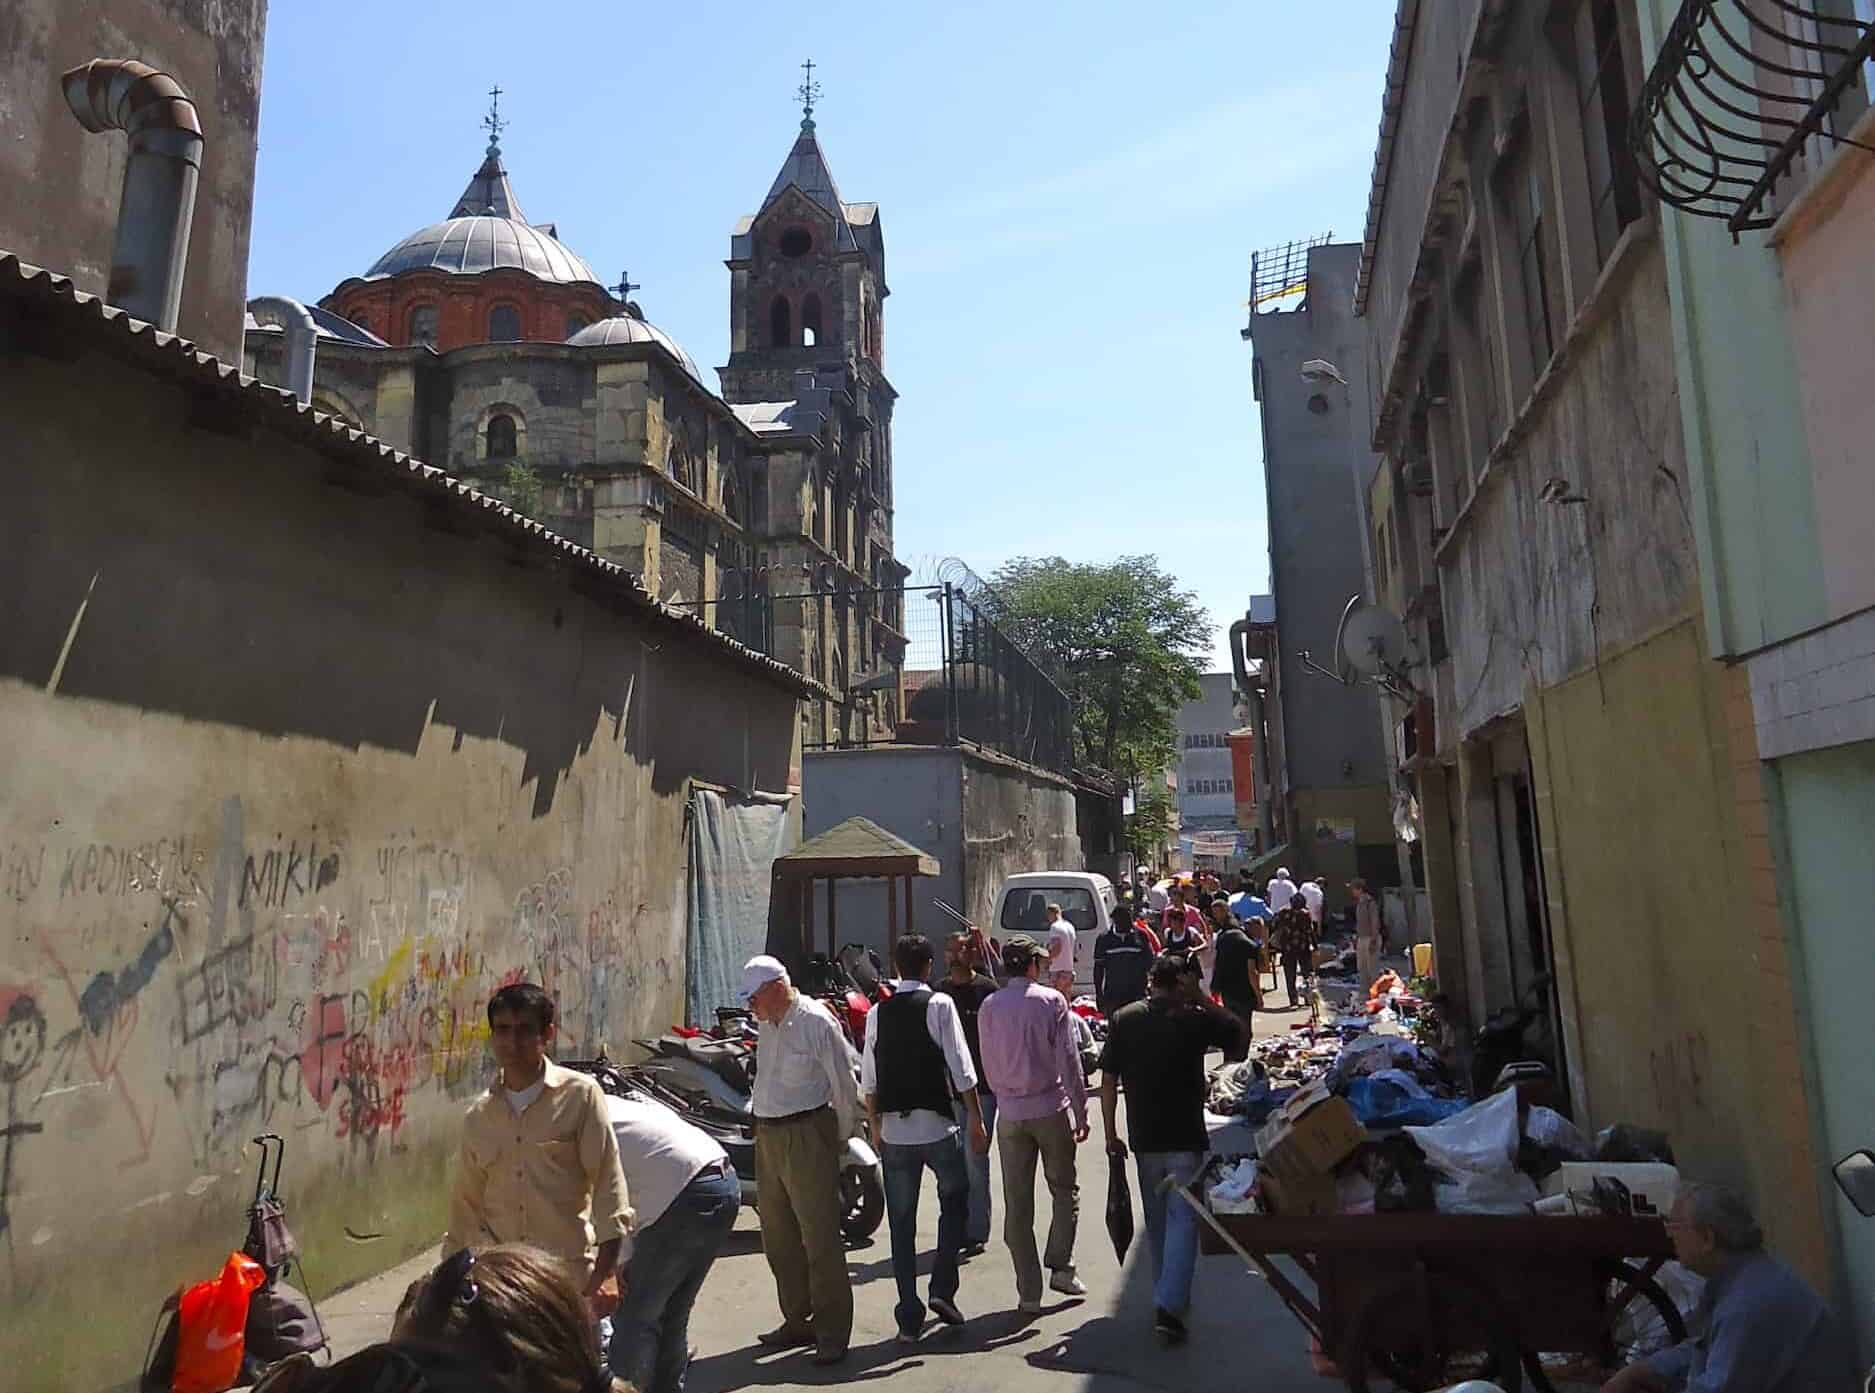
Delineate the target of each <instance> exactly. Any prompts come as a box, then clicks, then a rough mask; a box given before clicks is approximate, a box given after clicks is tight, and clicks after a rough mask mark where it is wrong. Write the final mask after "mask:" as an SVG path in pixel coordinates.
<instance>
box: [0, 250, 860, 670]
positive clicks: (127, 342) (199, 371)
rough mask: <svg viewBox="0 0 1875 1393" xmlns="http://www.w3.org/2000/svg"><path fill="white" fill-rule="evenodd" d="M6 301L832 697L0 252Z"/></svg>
mask: <svg viewBox="0 0 1875 1393" xmlns="http://www.w3.org/2000/svg"><path fill="white" fill-rule="evenodd" d="M9 301H10V302H14V303H15V304H24V305H28V306H31V307H32V308H31V310H29V311H28V313H39V314H42V315H43V317H44V319H45V320H46V321H48V327H52V328H55V329H60V330H65V331H68V332H70V333H72V334H74V335H78V336H81V337H83V338H84V339H85V341H86V343H87V346H88V347H92V348H95V349H96V351H98V352H99V353H104V354H108V355H110V356H112V357H115V358H117V359H119V360H120V361H123V362H126V363H130V364H132V365H134V366H136V367H138V368H141V369H143V370H144V371H147V372H150V373H152V374H155V375H159V376H162V377H165V378H168V379H170V380H173V381H178V382H184V383H189V384H192V385H194V386H196V387H198V388H202V389H205V390H208V391H212V392H214V393H216V394H217V396H218V397H219V398H220V399H221V400H222V401H223V402H225V403H226V404H228V405H229V406H230V407H232V408H234V409H238V410H241V411H245V412H246V413H248V415H249V416H250V418H251V419H252V422H253V423H254V424H255V425H257V426H264V427H266V428H268V429H271V430H274V431H278V432H279V433H280V434H282V435H285V436H288V437H290V438H291V439H293V440H295V441H297V442H299V443H300V444H302V445H305V446H307V447H308V448H310V449H313V450H316V451H318V452H319V453H320V454H322V455H324V456H325V457H326V458H327V459H329V460H335V461H339V462H342V463H344V464H348V465H351V466H353V467H355V468H363V469H374V470H377V471H379V472H380V473H381V474H382V475H383V476H384V477H385V479H386V481H387V482H389V483H391V484H393V485H395V486H398V487H401V488H403V489H405V490H406V491H408V492H410V493H413V494H420V495H423V496H425V497H428V498H433V499H435V500H436V501H437V502H438V503H439V504H441V505H443V506H445V507H447V508H449V509H450V510H452V511H453V512H455V513H456V514H458V515H459V516H460V517H462V518H463V519H464V520H467V521H474V522H478V523H480V524H481V525H482V526H483V527H485V528H486V529H487V530H489V531H491V532H498V533H503V534H506V535H507V537H508V539H509V540H510V541H511V542H512V543H513V544H514V545H515V546H517V547H521V548H526V549H528V550H531V551H533V552H535V553H537V554H539V555H540V556H541V557H542V558H543V559H544V560H547V561H550V562H552V563H554V564H557V565H560V566H564V567H566V568H567V569H568V570H570V571H581V572H585V573H587V574H589V575H591V576H593V577H595V578H597V579H598V580H599V581H601V582H603V584H602V586H601V587H600V588H599V589H598V591H597V592H596V593H595V598H600V599H602V600H603V599H604V598H615V599H617V600H618V601H619V602H620V603H621V604H622V605H623V606H624V607H626V608H628V609H631V610H633V611H636V612H638V613H641V614H644V615H646V616H648V617H649V618H651V619H652V620H653V621H654V622H656V623H659V624H661V625H664V626H666V627H668V628H671V629H673V630H680V631H682V632H683V634H684V636H685V637H686V638H688V639H690V640H691V641H693V642H696V643H700V644H703V645H704V646H706V647H709V648H713V649H716V650H718V651H719V652H720V653H721V654H722V655H723V656H724V657H725V658H727V659H728V660H730V661H731V662H733V663H736V664H737V665H739V666H741V667H743V668H745V669H748V670H750V671H752V672H755V673H757V674H759V675H761V676H764V677H766V678H768V679H769V680H771V681H773V682H775V683H776V684H778V685H780V686H783V687H786V688H787V689H788V690H790V691H793V692H796V693H797V694H801V695H815V696H830V695H832V693H831V692H829V691H828V690H827V689H826V688H825V687H823V686H822V685H821V684H820V683H818V682H816V681H813V680H812V679H810V678H808V677H807V676H806V675H804V674H803V673H801V672H798V671H797V670H795V669H794V668H791V667H789V666H788V665H787V664H786V663H782V662H778V661H776V660H775V659H773V658H770V657H768V656H766V655H765V654H762V653H758V652H756V651H755V650H754V649H753V648H749V647H747V646H745V645H743V644H741V643H738V642H736V641H735V640H734V639H732V638H729V637H728V636H727V635H725V634H722V633H719V632H718V631H716V630H715V629H712V628H710V627H708V626H707V625H706V624H704V623H703V622H702V621H701V620H700V619H698V618H697V616H696V615H694V614H691V613H688V612H686V611H684V610H680V609H677V608H674V607H673V606H671V605H667V604H665V603H664V602H663V601H661V600H659V599H658V598H657V597H656V596H655V595H653V594H652V593H651V592H650V591H648V590H646V589H645V588H644V585H643V583H642V582H641V581H640V580H639V579H638V577H637V575H636V574H635V573H633V572H632V571H630V570H628V569H626V568H625V567H623V566H620V565H618V564H617V563H616V562H612V561H607V560H605V559H604V558H603V557H601V556H598V555H595V554H594V553H593V552H591V551H588V550H587V549H586V548H585V547H582V546H580V545H578V544H577V543H575V542H571V541H568V540H567V539H566V538H565V537H562V536H560V535H559V534H558V533H557V532H552V531H549V530H548V529H547V528H545V527H543V526H541V525H540V524H539V523H537V522H535V521H533V520H532V519H531V518H527V517H524V516H522V515H521V514H520V513H517V512H515V511H514V510H513V509H512V508H509V507H508V506H507V505H506V504H504V503H502V502H501V501H500V500H498V499H495V498H491V497H489V496H488V495H487V494H485V493H480V492H478V491H477V490H476V489H474V488H472V487H471V486H470V485H468V484H466V483H464V482H463V481H462V480H460V479H458V478H455V477H454V476H453V475H450V474H446V473H444V472H443V471H442V470H440V469H436V468H433V467H432V466H430V465H427V464H425V463H424V462H423V461H422V460H420V459H417V458H416V457H414V456H412V455H407V454H405V453H404V452H403V451H402V450H394V449H392V448H391V447H390V446H389V445H386V444H385V443H384V442H383V441H381V440H379V439H377V438H376V437H374V436H371V435H367V434H366V433H365V432H363V431H361V430H355V429H352V428H351V427H348V426H347V425H346V424H345V423H344V422H343V421H341V420H340V419H339V418H338V417H336V416H332V415H328V414H327V413H326V412H323V411H315V410H313V409H312V408H311V407H309V406H304V405H302V404H301V403H300V402H298V401H296V400H295V399H294V397H293V394H292V393H291V392H285V391H282V390H280V389H279V388H277V387H270V386H268V385H267V384H265V383H263V382H260V381H257V380H256V379H254V378H251V377H246V376H243V375H242V373H241V372H240V371H239V370H238V369H236V368H234V367H231V366H229V365H228V364H227V363H224V362H222V361H221V360H220V359H219V358H216V357H214V356H212V355H210V354H207V353H204V352H202V351H201V350H200V349H198V348H197V347H196V346H195V344H194V343H192V342H191V341H190V340H188V339H185V338H181V337H179V336H178V335H175V334H168V333H164V332H163V331H162V330H160V329H158V328H156V326H155V325H153V324H148V323H145V322H144V321H143V320H140V319H133V318H131V317H130V316H129V315H128V314H125V313H124V311H122V310H120V309H118V308H117V307H116V306H114V305H107V304H105V303H104V301H102V300H100V299H99V298H98V297H97V296H95V295H88V294H86V293H85V292H84V291H81V290H79V289H78V288H77V286H75V285H73V284H72V282H71V281H70V280H68V279H67V278H66V277H64V276H60V275H56V274H54V273H53V272H51V271H47V270H44V269H42V268H40V267H38V266H33V265H31V264H29V263H27V262H24V261H21V260H20V259H19V258H18V257H17V256H15V255H13V254H12V253H11V252H6V251H0V303H3V302H9ZM13 312H14V313H17V311H13ZM254 456H255V461H256V463H257V464H258V465H261V466H263V467H266V466H273V465H275V464H276V463H277V462H278V461H280V460H283V459H287V458H290V456H287V455H284V454H281V453H279V452H273V451H268V450H264V449H258V448H257V449H256V450H255V451H254Z"/></svg>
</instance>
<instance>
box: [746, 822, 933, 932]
mask: <svg viewBox="0 0 1875 1393" xmlns="http://www.w3.org/2000/svg"><path fill="white" fill-rule="evenodd" d="M938 870H939V866H938V861H937V858H936V857H935V856H931V855H929V854H927V853H925V852H922V851H920V850H919V849H918V848H917V847H915V846H913V845H912V844H911V843H910V842H908V841H906V840H905V839H904V838H903V837H895V836H893V835H892V834H891V833H890V832H888V831H886V830H885V828H883V827H881V826H880V825H879V824H878V823H876V822H874V821H873V820H872V819H871V818H866V817H849V818H848V819H847V820H846V821H845V822H842V823H840V824H839V825H838V826H837V827H830V828H828V829H827V830H826V831H825V832H822V833H821V834H820V835H819V836H818V837H815V838H813V839H812V840H810V841H805V842H802V843H801V845H799V846H797V847H796V848H795V849H794V850H793V851H790V852H789V853H788V854H787V855H786V856H778V857H776V858H775V893H776V894H778V895H781V896H784V897H785V896H788V895H792V896H794V897H795V898H794V899H793V900H792V901H787V900H785V899H784V903H792V904H796V905H798V906H799V907H800V915H801V952H802V953H803V954H804V955H811V954H812V953H813V951H814V882H815V881H820V880H824V881H825V882H826V883H827V956H828V957H830V958H831V957H833V956H835V955H836V954H838V952H839V951H840V943H839V896H838V887H839V882H840V881H842V880H883V881H884V882H885V907H886V908H885V931H886V943H885V946H886V960H887V961H888V962H890V961H891V954H892V949H893V947H894V946H895V945H896V944H897V943H898V934H899V928H898V902H899V881H900V880H903V881H904V882H905V932H906V933H913V932H916V930H915V928H914V927H913V923H912V884H911V883H912V880H913V879H914V878H915V877H918V876H930V875H936V874H937V873H938Z"/></svg>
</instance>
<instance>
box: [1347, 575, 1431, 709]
mask: <svg viewBox="0 0 1875 1393" xmlns="http://www.w3.org/2000/svg"><path fill="white" fill-rule="evenodd" d="M1335 647H1336V648H1338V649H1339V650H1340V653H1341V657H1342V658H1343V659H1345V660H1346V662H1347V665H1348V666H1349V667H1350V668H1352V669H1353V670H1354V671H1355V672H1356V673H1358V674H1359V675H1360V676H1362V677H1368V678H1372V679H1373V680H1374V681H1376V682H1378V683H1380V684H1381V685H1382V686H1383V687H1386V688H1387V689H1388V690H1390V691H1393V692H1396V693H1398V694H1400V695H1406V694H1409V693H1412V692H1413V691H1414V684H1413V679H1412V676H1411V672H1410V669H1411V668H1412V667H1414V666H1415V665H1416V664H1417V663H1418V661H1419V658H1418V654H1416V653H1415V652H1414V651H1413V640H1412V639H1411V638H1410V637H1409V636H1408V634H1407V632H1406V626H1405V625H1404V624H1402V623H1401V622H1400V621H1399V619H1398V618H1396V617H1395V616H1394V615H1393V614H1392V613H1391V612H1390V611H1388V610H1384V609H1381V608H1380V607H1379V606H1378V605H1370V604H1369V603H1368V602H1367V601H1366V600H1365V599H1363V598H1362V597H1361V596H1359V595H1356V596H1355V597H1354V598H1353V599H1351V600H1349V601H1348V605H1347V608H1346V609H1344V610H1342V612H1341V627H1340V629H1339V631H1338V632H1337V633H1336V636H1335Z"/></svg>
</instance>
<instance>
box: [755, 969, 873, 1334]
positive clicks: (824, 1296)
mask: <svg viewBox="0 0 1875 1393" xmlns="http://www.w3.org/2000/svg"><path fill="white" fill-rule="evenodd" d="M741 996H742V999H743V1000H744V1001H745V1002H747V1003H748V1006H749V1009H750V1011H751V1012H753V1013H754V1015H755V1019H756V1020H757V1021H759V1022H760V1023H761V1038H760V1040H759V1041H758V1042H757V1045H756V1051H757V1055H758V1058H759V1059H760V1060H761V1067H760V1068H759V1069H757V1070H756V1074H755V1097H754V1101H753V1111H754V1113H755V1184H756V1199H755V1203H756V1206H757V1207H758V1208H759V1209H760V1210H761V1212H762V1254H763V1256H764V1257H766V1258H767V1259H768V1268H769V1271H770V1272H772V1273H773V1274H774V1277H775V1297H776V1299H777V1301H779V1303H780V1305H781V1324H780V1325H779V1326H778V1327H777V1328H775V1329H774V1330H770V1331H768V1332H766V1333H765V1334H763V1335H760V1336H758V1337H757V1338H758V1339H759V1340H760V1342H761V1343H762V1344H764V1345H768V1346H771V1347H773V1348H777V1349H788V1348H795V1347H802V1346H807V1345H812V1346H813V1347H814V1362H815V1363H817V1364H837V1363H839V1362H840V1361H841V1360H843V1359H845V1358H846V1349H847V1345H848V1343H849V1342H850V1341H851V1339H852V1335H853V1286H852V1280H851V1279H850V1278H849V1277H848V1276H847V1271H846V1240H845V1239H844V1237H843V1236H842V1235H841V1233H840V1152H841V1148H842V1147H843V1146H844V1144H845V1141H846V1138H848V1137H850V1136H852V1135H853V1132H854V1129H855V1128H856V1127H857V1126H858V1125H859V1085H858V1083H857V1081H856V1080H855V1079H854V1077H853V1055H852V1049H851V1047H850V1046H849V1045H848V1044H847V1043H846V1036H845V1035H844V1034H842V1033H841V1030H840V1026H839V1024H838V1022H836V1021H835V1020H834V1018H833V1013H832V1012H830V1011H828V1009H827V1008H826V1007H825V1006H823V1005H821V1004H820V1003H819V1002H818V1001H814V1000H812V999H811V998H809V997H805V996H802V995H801V993H800V992H798V991H796V990H795V987H794V983H793V982H791V981H790V980H789V979H788V970H787V968H785V967H783V966H782V965H781V962H780V961H779V960H778V959H776V958H771V957H768V956H767V955H766V954H764V955H761V956H758V957H753V958H750V959H749V961H748V963H747V965H746V966H744V968H743V969H742V987H741Z"/></svg>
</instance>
